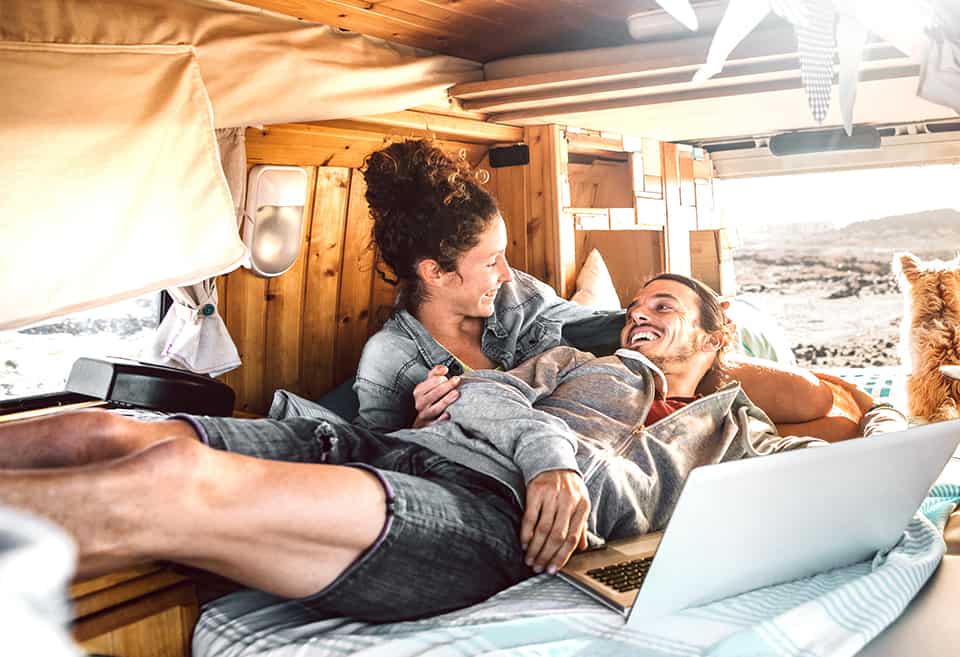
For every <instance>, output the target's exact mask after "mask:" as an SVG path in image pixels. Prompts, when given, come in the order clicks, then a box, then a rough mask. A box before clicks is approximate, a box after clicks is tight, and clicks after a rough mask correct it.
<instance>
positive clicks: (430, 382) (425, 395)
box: [413, 365, 460, 429]
mask: <svg viewBox="0 0 960 657" xmlns="http://www.w3.org/2000/svg"><path fill="white" fill-rule="evenodd" d="M458 385H460V377H459V376H454V377H451V378H449V379H448V378H447V368H446V366H445V365H437V366H436V367H434V368H433V369H432V370H430V371H429V372H428V373H427V378H425V379H424V380H423V381H421V382H420V383H418V384H417V387H416V388H414V389H413V406H414V408H416V409H417V417H416V419H414V421H413V428H414V429H416V428H419V427H425V426H427V425H429V424H433V423H434V422H439V421H440V420H449V419H450V415H449V414H448V413H447V412H446V411H447V406H449V405H450V404H452V403H453V402H454V401H456V399H457V397H459V396H460V393H459V392H457V386H458Z"/></svg>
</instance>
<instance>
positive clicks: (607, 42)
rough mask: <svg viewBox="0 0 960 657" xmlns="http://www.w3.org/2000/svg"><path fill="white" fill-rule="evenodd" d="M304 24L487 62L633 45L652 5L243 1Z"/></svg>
mask: <svg viewBox="0 0 960 657" xmlns="http://www.w3.org/2000/svg"><path fill="white" fill-rule="evenodd" d="M241 2H242V3H243V4H246V5H251V6H254V7H260V8H262V9H268V10H271V11H276V12H280V13H282V14H287V15H289V16H295V17H297V18H301V19H303V20H308V21H316V22H318V23H324V24H327V25H333V26H335V27H339V28H343V29H346V30H350V31H353V32H359V33H361V34H366V35H369V36H375V37H380V38H383V39H387V40H389V41H395V42H397V43H403V44H406V45H410V46H416V47H419V48H426V49H428V50H433V51H435V52H439V53H443V54H445V55H454V56H456V57H465V58H467V59H473V60H476V61H481V62H487V61H490V60H493V59H499V58H501V57H507V56H512V55H524V54H532V53H545V52H557V51H563V50H580V49H584V48H600V47H606V46H618V45H623V44H626V43H630V35H629V33H628V31H627V23H626V19H627V16H630V15H631V14H635V13H639V12H645V11H652V10H656V9H659V5H657V3H656V2H655V1H654V0H241Z"/></svg>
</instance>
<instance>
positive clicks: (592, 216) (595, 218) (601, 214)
mask: <svg viewBox="0 0 960 657" xmlns="http://www.w3.org/2000/svg"><path fill="white" fill-rule="evenodd" d="M566 212H567V214H569V215H571V216H572V217H573V226H574V229H575V230H610V211H609V210H596V211H594V212H591V210H590V208H569V209H568V210H567V211H566Z"/></svg>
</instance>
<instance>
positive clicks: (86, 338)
mask: <svg viewBox="0 0 960 657" xmlns="http://www.w3.org/2000/svg"><path fill="white" fill-rule="evenodd" d="M159 316H160V294H158V293H153V294H150V295H145V296H142V297H138V298H136V299H131V300H129V301H123V302H120V303H115V304H111V305H109V306H101V307H99V308H95V309H93V310H86V311H83V312H80V313H76V314H74V315H69V316H66V317H60V318H57V319H50V320H46V321H44V322H41V323H39V324H34V325H33V326H30V327H27V328H23V329H19V330H14V331H0V399H9V398H11V397H25V396H28V395H36V394H42V393H49V392H57V391H59V390H63V386H64V384H65V383H66V380H67V375H68V374H69V373H70V368H71V366H72V365H73V362H74V361H75V360H76V359H77V358H79V357H81V356H93V357H103V356H121V357H125V358H136V357H137V355H138V354H139V353H140V351H141V350H142V349H143V347H145V346H146V344H147V341H148V340H151V339H152V338H153V335H154V331H155V330H156V328H157V325H158V323H159Z"/></svg>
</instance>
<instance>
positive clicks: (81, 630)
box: [72, 582, 197, 642]
mask: <svg viewBox="0 0 960 657" xmlns="http://www.w3.org/2000/svg"><path fill="white" fill-rule="evenodd" d="M196 606H197V595H196V590H195V588H194V586H193V583H192V582H183V583H181V584H176V585H174V586H171V587H169V588H166V589H163V590H161V591H158V592H156V593H151V594H149V595H146V596H143V597H140V598H137V599H135V600H132V601H130V602H128V603H125V604H120V605H117V606H115V607H110V608H108V609H105V610H104V611H101V612H97V613H95V614H91V615H89V616H84V617H83V618H78V619H77V620H76V621H74V623H73V627H72V633H73V637H74V639H75V640H77V641H81V642H82V641H88V640H90V639H93V638H95V637H98V636H101V635H103V634H106V633H107V632H113V631H114V630H117V629H119V628H122V627H124V626H127V625H131V624H133V623H136V622H138V621H141V620H143V619H144V618H149V617H150V616H153V615H154V614H157V613H160V612H162V611H165V610H167V609H175V608H177V607H191V608H194V609H195V608H196ZM177 618H178V619H179V618H181V616H180V615H179V614H178V615H177Z"/></svg>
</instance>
